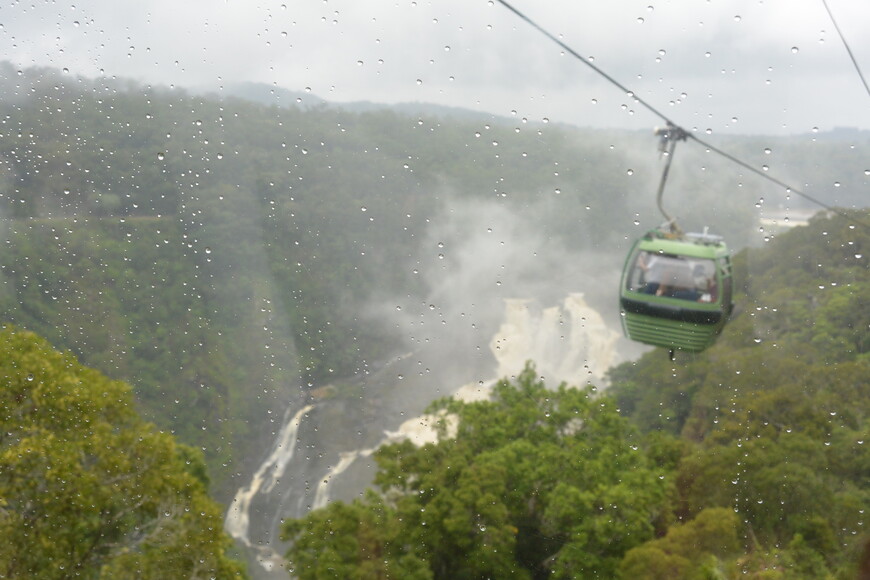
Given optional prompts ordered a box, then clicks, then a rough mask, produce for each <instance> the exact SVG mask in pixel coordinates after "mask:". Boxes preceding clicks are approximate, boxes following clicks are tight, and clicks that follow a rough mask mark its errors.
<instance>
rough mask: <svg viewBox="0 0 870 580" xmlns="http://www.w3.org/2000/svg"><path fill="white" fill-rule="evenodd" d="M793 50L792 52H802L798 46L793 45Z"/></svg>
mask: <svg viewBox="0 0 870 580" xmlns="http://www.w3.org/2000/svg"><path fill="white" fill-rule="evenodd" d="M791 52H792V54H797V53H798V52H800V49H799V48H798V47H796V46H793V47H791Z"/></svg>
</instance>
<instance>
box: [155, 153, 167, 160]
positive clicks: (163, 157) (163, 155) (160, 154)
mask: <svg viewBox="0 0 870 580" xmlns="http://www.w3.org/2000/svg"><path fill="white" fill-rule="evenodd" d="M165 158H166V155H165V154H164V153H163V152H162V151H161V152H160V153H158V154H157V161H163V159H165Z"/></svg>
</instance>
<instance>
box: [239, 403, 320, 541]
mask: <svg viewBox="0 0 870 580" xmlns="http://www.w3.org/2000/svg"><path fill="white" fill-rule="evenodd" d="M313 408H314V406H313V405H307V406H305V407H303V408H302V409H300V410H299V411H298V412H297V413H296V414H295V415H294V416H293V418H292V419H290V420H289V421H285V422H284V425H283V426H282V427H281V431H280V432H279V433H278V437H277V439H276V440H275V443H273V445H272V450H271V452H270V453H269V456H268V457H266V459H265V461H263V463H261V464H260V467H259V468H258V469H257V471H256V472H255V473H254V476H253V477H252V478H251V481H250V483H248V485H247V486H245V487H242V488H240V489H239V490H238V491H237V492H236V496H235V497H234V498H233V503H232V504H230V508H229V510H228V511H227V516H226V519H225V520H224V528H225V529H226V531H227V533H229V534H230V536H232V537H233V538H235V539H236V540H238V541H239V542H241V543H242V544H244V545H246V546H251V539H250V537H249V532H250V525H251V514H250V510H251V502H252V501H253V499H254V497H255V496H256V495H257V494H259V493H261V492H262V493H269V492H271V491H272V490H273V489H274V487H275V484H276V483H277V482H278V481H279V480H280V479H281V477H282V476H283V475H284V472H285V471H286V469H287V465H288V464H289V463H290V461H291V460H292V459H293V453H294V450H295V449H296V434H297V433H298V431H299V424H300V423H301V422H302V418H303V417H304V416H305V415H306V414H307V413H308V412H309V411H311V409H313ZM288 412H289V409H288Z"/></svg>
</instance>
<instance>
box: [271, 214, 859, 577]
mask: <svg viewBox="0 0 870 580" xmlns="http://www.w3.org/2000/svg"><path fill="white" fill-rule="evenodd" d="M868 218H870V214H868V212H866V211H862V212H851V213H850V214H849V216H848V217H843V216H839V215H836V216H831V217H825V216H818V217H816V218H815V219H814V220H813V221H812V222H811V223H810V225H808V226H806V227H800V228H796V229H794V230H793V231H790V232H788V233H787V234H785V235H782V236H779V237H777V238H776V239H775V240H773V241H772V242H770V243H769V244H768V245H766V246H764V247H762V248H758V249H750V250H746V251H743V252H741V253H740V254H739V255H738V256H737V259H736V277H737V279H738V284H739V292H738V293H737V295H736V297H735V299H736V303H737V310H736V313H735V316H734V319H733V321H732V322H731V323H730V325H728V326H727V327H726V328H725V331H724V333H723V335H722V337H721V339H720V340H719V342H718V343H717V344H716V345H715V346H713V347H712V348H710V349H709V350H708V351H705V352H704V353H701V354H698V355H692V354H685V353H683V354H682V355H679V356H677V358H676V360H675V361H671V360H670V359H669V357H668V355H667V353H665V352H664V351H662V350H656V351H653V352H650V353H648V354H646V355H645V356H643V357H642V358H641V359H640V360H638V361H636V362H628V363H625V364H623V365H621V366H619V367H618V368H615V369H613V370H612V372H611V373H610V379H611V381H612V386H611V387H610V388H609V389H608V390H606V391H604V392H603V393H602V392H600V391H597V390H596V389H595V388H594V387H586V388H583V389H577V388H574V389H570V388H566V387H565V385H561V386H558V388H556V387H557V386H556V385H545V384H544V382H543V381H541V380H540V379H539V378H538V377H537V376H536V373H535V370H534V367H533V366H530V367H528V368H527V369H526V371H525V372H523V373H522V374H521V375H520V376H518V377H517V378H516V379H515V380H513V381H508V380H505V381H502V382H501V383H499V385H498V386H497V387H496V388H495V389H494V391H493V395H492V398H491V400H489V401H483V402H472V403H465V402H460V401H456V400H450V399H445V400H442V401H439V402H437V403H435V404H434V405H433V406H432V407H431V409H430V410H431V412H432V413H433V414H434V415H435V416H436V417H440V423H441V426H440V428H441V436H442V438H441V441H440V442H438V443H430V444H426V445H424V446H422V447H415V446H413V445H412V444H411V443H408V442H404V443H401V444H393V445H388V446H385V447H382V448H381V449H380V450H379V451H378V452H377V454H376V458H377V462H378V465H379V467H380V469H379V473H378V476H377V478H376V483H377V484H378V486H379V491H377V492H376V491H369V492H368V493H367V494H366V495H365V496H364V497H363V498H361V499H359V500H356V501H353V502H351V503H349V504H347V503H341V502H336V503H333V504H330V505H329V506H327V507H326V508H324V509H322V510H316V511H314V512H312V513H311V514H310V515H309V516H308V517H306V518H304V519H301V520H294V521H291V522H288V523H287V524H286V525H285V533H286V536H287V538H288V539H290V540H291V541H292V542H293V545H292V547H291V549H290V550H289V552H288V554H287V556H288V561H289V562H290V566H291V567H292V568H293V570H294V573H295V574H297V575H298V577H299V578H303V579H304V578H328V577H334V576H335V575H338V576H340V577H345V578H354V577H359V578H386V577H402V578H445V579H446V578H487V577H489V578H508V577H510V578H625V579H634V578H654V579H662V580H665V579H672V578H729V579H730V578H747V577H748V578H770V579H775V578H799V579H807V580H810V579H819V578H842V579H854V578H857V577H862V578H863V577H864V576H858V568H859V566H861V567H862V570H863V572H862V573H863V574H866V572H867V567H868V566H870V535H868V529H867V528H868V523H870V522H868V513H867V506H870V447H868V446H870V402H868V401H870V380H868V377H870V270H868V268H867V251H868V249H870V228H868V226H867V224H868ZM548 387H549V388H548Z"/></svg>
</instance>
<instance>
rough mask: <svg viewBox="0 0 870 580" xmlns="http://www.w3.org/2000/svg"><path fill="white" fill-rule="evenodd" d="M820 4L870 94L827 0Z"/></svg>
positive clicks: (868, 92) (869, 87) (868, 87)
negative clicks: (823, 7)
mask: <svg viewBox="0 0 870 580" xmlns="http://www.w3.org/2000/svg"><path fill="white" fill-rule="evenodd" d="M822 4H824V5H825V10H827V11H828V17H830V19H831V22H832V23H833V24H834V29H835V30H836V31H837V34H839V35H840V40H842V41H843V46H845V47H846V52H848V53H849V58H850V59H852V64H853V65H855V70H856V71H858V78H860V79H861V82H862V83H864V89H865V90H866V91H867V94H868V95H870V86H868V85H867V80H866V79H865V78H864V73H862V72H861V67H860V66H858V61H857V60H856V59H855V55H854V54H852V49H851V48H849V43H848V42H846V37H845V36H843V32H842V31H841V30H840V27H839V26H838V25H837V20H836V19H835V18H834V13H833V12H831V9H830V8H829V7H828V2H827V0H822Z"/></svg>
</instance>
